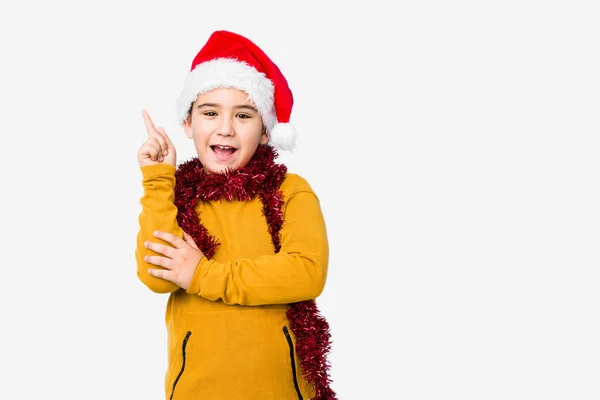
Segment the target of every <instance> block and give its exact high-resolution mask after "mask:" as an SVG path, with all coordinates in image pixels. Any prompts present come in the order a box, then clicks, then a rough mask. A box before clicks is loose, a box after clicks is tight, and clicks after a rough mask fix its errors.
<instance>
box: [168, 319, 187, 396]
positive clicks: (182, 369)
mask: <svg viewBox="0 0 600 400" xmlns="http://www.w3.org/2000/svg"><path fill="white" fill-rule="evenodd" d="M191 335H192V332H191V331H188V332H187V333H186V334H185V337H184V338H183V344H182V345H181V355H182V356H183V362H182V363H181V371H179V374H178V375H177V378H175V382H173V390H172V391H171V397H170V398H169V399H170V400H173V395H174V394H175V387H176V386H177V382H178V381H179V378H181V375H183V371H184V370H185V348H186V347H187V343H188V339H189V338H190V336H191Z"/></svg>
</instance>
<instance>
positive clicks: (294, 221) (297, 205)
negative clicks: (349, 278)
mask: <svg viewBox="0 0 600 400" xmlns="http://www.w3.org/2000/svg"><path fill="white" fill-rule="evenodd" d="M141 172H142V176H143V180H142V184H143V187H144V193H143V196H142V198H141V201H140V203H141V205H142V211H141V213H140V215H139V225H140V229H139V232H138V235H137V247H136V252H135V255H136V260H137V274H138V277H139V279H140V280H141V281H142V282H143V283H144V284H145V285H146V286H147V287H148V288H149V289H150V290H152V291H154V292H157V293H170V294H169V300H168V303H167V309H166V315H165V319H166V325H167V331H168V367H167V371H166V376H165V396H166V397H165V398H166V399H171V400H191V399H211V400H221V399H222V400H237V399H244V400H253V399H257V400H258V399H260V400H268V399H277V400H288V399H289V400H298V399H301V400H308V399H310V398H311V397H312V396H313V390H312V389H313V388H312V387H311V385H310V384H308V382H307V381H306V380H305V379H304V378H303V376H302V373H303V372H302V370H301V368H300V365H299V361H298V357H297V356H296V351H295V344H296V339H295V337H294V334H293V333H292V330H291V329H290V327H289V325H288V320H287V316H286V312H287V310H288V309H289V304H290V303H293V302H299V301H304V300H310V299H315V298H316V297H318V296H319V295H320V294H321V292H322V291H323V288H324V286H325V281H326V277H327V266H328V256H329V247H328V241H327V233H326V227H325V221H324V219H323V215H322V212H321V208H320V204H319V200H318V198H317V196H316V195H315V193H314V192H313V190H312V189H311V187H310V185H309V184H308V183H307V182H306V180H305V179H303V178H302V177H300V176H299V175H297V174H292V173H288V174H287V175H286V178H285V180H284V182H283V183H282V185H281V187H280V189H281V191H282V192H283V195H284V200H285V204H284V206H283V209H282V211H283V213H284V224H283V227H282V229H281V231H280V237H281V250H280V252H279V253H277V254H274V248H273V243H272V241H271V236H270V234H269V232H268V225H267V221H266V219H265V217H264V216H263V215H262V203H261V202H260V200H259V199H258V198H255V199H254V200H251V201H247V202H240V201H214V202H206V201H199V202H198V203H197V204H196V207H195V210H196V212H197V213H199V217H200V221H201V223H202V224H203V225H204V226H205V227H206V228H207V229H208V231H209V232H210V233H211V234H212V235H213V236H215V237H216V238H217V239H218V241H219V243H220V245H219V246H218V247H217V250H216V252H215V254H214V256H213V257H212V258H211V259H210V260H208V259H206V258H204V259H202V261H200V263H199V264H198V266H197V268H196V271H195V274H194V276H193V279H192V282H191V285H190V287H189V288H188V289H187V290H183V289H181V288H179V287H178V286H177V285H175V284H173V283H171V282H168V281H165V280H162V279H159V278H156V277H153V276H151V275H149V274H148V272H147V271H148V269H149V268H160V267H157V266H155V265H152V264H148V263H146V262H145V261H144V256H145V255H159V254H157V253H155V252H153V251H151V250H149V249H146V248H145V247H144V245H143V244H144V242H145V241H147V240H150V241H154V242H162V241H161V240H160V239H157V238H155V237H154V236H153V234H152V233H153V232H154V231H155V230H162V231H166V232H171V233H173V234H175V235H177V236H179V237H183V233H182V229H181V228H180V227H179V226H178V224H177V220H176V216H177V208H176V207H175V205H174V203H173V200H174V187H175V167H174V166H171V165H161V164H159V165H152V166H145V167H142V168H141ZM162 243H163V244H167V245H169V244H168V243H166V242H162Z"/></svg>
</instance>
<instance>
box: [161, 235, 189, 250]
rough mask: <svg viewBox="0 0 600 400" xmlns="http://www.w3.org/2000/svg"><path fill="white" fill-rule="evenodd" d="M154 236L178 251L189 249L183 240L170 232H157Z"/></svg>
mask: <svg viewBox="0 0 600 400" xmlns="http://www.w3.org/2000/svg"><path fill="white" fill-rule="evenodd" d="M154 236H155V237H157V238H159V239H162V240H164V241H165V242H168V243H171V244H172V245H173V247H175V248H176V249H182V248H185V247H188V245H187V243H186V242H185V241H184V240H183V239H182V238H180V237H179V236H175V235H173V234H172V233H169V232H163V231H155V232H154Z"/></svg>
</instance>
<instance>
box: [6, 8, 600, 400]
mask: <svg viewBox="0 0 600 400" xmlns="http://www.w3.org/2000/svg"><path fill="white" fill-rule="evenodd" d="M153 3H154V4H153ZM333 3H336V2H326V1H319V2H307V1H298V2H293V3H292V2H283V1H273V2H265V1H247V2H233V1H211V2H209V1H200V0H198V1H190V2H176V1H171V2H165V1H161V2H150V1H145V2H126V1H123V2H117V1H102V2H100V1H98V2H75V1H73V2H66V1H49V2H42V1H36V2H19V3H15V2H9V3H5V5H3V6H2V9H1V10H0V34H1V36H0V37H1V38H2V39H1V41H2V42H1V44H2V46H1V58H2V61H1V63H0V68H1V71H2V73H1V74H0V87H1V89H0V92H1V93H0V96H1V97H0V106H1V110H2V112H0V116H1V117H0V121H1V125H0V129H1V130H2V136H1V137H2V139H1V146H0V149H1V152H2V157H0V160H1V162H2V171H3V173H2V180H3V185H2V195H1V199H0V200H1V201H2V206H1V207H0V210H1V211H0V212H1V213H2V215H1V218H2V219H1V222H2V228H3V234H2V241H1V243H2V258H1V259H0V264H1V269H2V277H1V278H0V282H1V286H0V296H1V298H0V300H1V301H0V307H1V314H0V318H1V321H2V328H1V333H0V335H1V337H0V338H1V340H0V366H1V367H2V377H1V378H0V398H2V399H13V400H14V399H34V398H57V399H58V398H60V399H78V400H79V399H109V398H110V399H144V400H146V399H148V400H153V399H156V400H160V399H162V398H163V395H162V390H163V378H164V370H165V368H166V330H165V327H164V305H165V303H166V300H167V298H166V297H165V296H163V295H157V294H154V293H152V292H150V291H149V290H147V289H146V288H145V287H144V286H143V285H142V284H141V283H140V282H139V281H138V280H137V277H136V273H135V269H136V265H135V260H134V248H135V236H136V233H137V217H138V213H139V211H140V205H139V197H140V195H141V185H140V182H141V174H140V172H139V169H138V164H137V160H136V152H137V150H138V148H139V146H140V145H141V144H142V142H143V140H144V139H145V135H146V133H145V130H144V125H143V120H142V117H141V114H140V110H141V109H142V108H146V109H147V110H148V111H149V112H150V115H151V116H152V118H153V119H154V121H155V122H156V124H157V125H162V126H164V127H165V129H166V131H167V132H168V133H169V134H170V136H171V138H172V140H173V141H174V143H175V145H176V147H177V151H178V160H179V162H181V161H183V160H185V159H187V158H189V157H191V156H193V153H192V152H193V147H192V144H191V142H190V141H188V139H186V137H185V135H184V133H183V131H182V130H181V128H180V127H179V125H178V124H177V122H176V119H175V111H174V108H175V100H176V98H177V96H178V94H179V91H180V89H181V86H182V84H183V81H184V79H185V76H186V75H187V73H188V71H189V66H190V64H191V62H192V59H193V57H194V56H195V54H196V52H197V51H198V50H199V49H200V47H201V46H202V45H203V44H204V42H205V41H206V39H207V38H208V36H209V35H210V33H211V32H212V31H213V30H217V29H227V30H232V31H235V32H237V33H241V34H243V35H245V36H247V37H249V38H251V39H252V40H253V41H254V42H256V43H257V44H259V46H261V47H262V48H263V49H264V50H265V51H266V52H267V54H269V55H270V56H271V57H272V58H273V59H274V60H275V62H276V63H277V64H278V65H279V66H280V68H281V69H282V71H283V72H284V74H285V75H286V77H287V79H288V81H289V83H290V85H291V87H292V90H293V91H294V95H295V101H296V103H295V106H294V111H293V113H292V122H293V123H294V124H295V126H296V128H297V130H298V132H299V140H298V145H297V150H295V151H294V152H293V153H282V156H281V158H280V159H281V161H283V162H286V163H287V165H288V167H289V169H290V170H291V171H292V172H296V173H299V174H301V175H303V176H304V177H305V178H306V179H308V181H309V182H310V183H311V185H312V186H313V188H314V190H315V191H316V192H317V194H318V195H319V197H320V199H321V202H322V206H323V210H324V213H325V217H326V221H327V224H328V231H329V236H330V245H331V264H330V274H329V279H328V283H327V286H326V289H325V292H324V293H323V295H322V296H321V297H320V298H319V299H318V303H319V305H320V308H321V311H322V312H323V314H324V315H325V316H326V317H327V319H328V320H329V322H330V325H331V329H332V335H333V340H334V348H333V350H332V353H331V355H330V361H331V363H332V364H333V366H332V369H331V375H332V378H333V379H334V384H333V388H334V389H335V390H336V392H337V393H338V395H339V398H340V399H341V400H351V399H409V400H421V399H427V400H429V399H431V400H440V399H461V400H467V399H473V400H481V399H486V400H488V399H489V400H491V399H502V400H504V399H511V400H515V399H526V400H530V399H569V400H570V399H578V400H584V399H585V400H587V399H595V400H597V399H599V398H600V378H599V376H600V339H599V338H600V324H599V319H598V318H599V312H600V307H599V305H600V302H599V301H600V291H599V290H598V286H599V283H600V281H599V277H600V274H599V273H598V268H599V266H600V264H599V251H598V250H599V246H598V243H599V240H600V231H599V229H600V228H599V226H600V212H599V207H598V205H599V201H600V191H599V187H598V182H599V179H598V178H599V171H600V169H599V167H600V165H599V164H600V162H599V159H598V151H599V140H598V135H599V127H600V119H599V106H600V78H599V76H600V74H599V73H598V71H600V58H599V48H600V28H599V27H600V25H599V24H598V21H599V17H600V15H599V12H598V11H597V9H594V8H593V5H594V4H595V2H593V1H588V2H584V1H573V0H571V1H544V2H542V1H537V2H534V1H524V0H521V1H496V2H491V1H486V2H482V1H454V2H445V1H437V2H433V1H418V2H416V1H414V2H393V1H368V2H337V3H338V4H333ZM17 4H18V5H17ZM392 5H393V7H395V8H392Z"/></svg>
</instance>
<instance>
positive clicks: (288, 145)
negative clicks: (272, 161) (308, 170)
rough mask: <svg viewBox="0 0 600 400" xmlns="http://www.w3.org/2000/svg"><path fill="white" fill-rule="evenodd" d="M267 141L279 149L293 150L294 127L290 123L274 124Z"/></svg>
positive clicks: (294, 143)
mask: <svg viewBox="0 0 600 400" xmlns="http://www.w3.org/2000/svg"><path fill="white" fill-rule="evenodd" d="M269 143H270V144H271V145H272V146H273V147H276V148H278V149H281V150H288V151H291V150H293V149H294V147H296V128H294V125H292V124H290V123H278V124H275V126H274V127H273V128H272V129H271V135H270V139H269Z"/></svg>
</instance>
